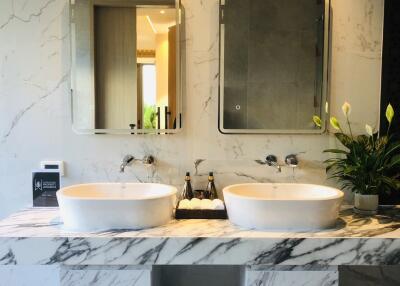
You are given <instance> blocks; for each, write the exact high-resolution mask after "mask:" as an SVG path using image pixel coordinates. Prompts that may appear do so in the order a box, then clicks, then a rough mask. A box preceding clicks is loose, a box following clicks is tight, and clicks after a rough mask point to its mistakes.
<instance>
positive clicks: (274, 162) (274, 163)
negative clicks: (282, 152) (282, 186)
mask: <svg viewBox="0 0 400 286" xmlns="http://www.w3.org/2000/svg"><path fill="white" fill-rule="evenodd" d="M265 162H266V163H267V165H268V166H271V167H274V168H276V169H277V171H278V172H279V173H280V172H282V168H281V166H280V165H279V164H278V158H277V157H276V156H275V155H268V156H267V158H266V159H265Z"/></svg>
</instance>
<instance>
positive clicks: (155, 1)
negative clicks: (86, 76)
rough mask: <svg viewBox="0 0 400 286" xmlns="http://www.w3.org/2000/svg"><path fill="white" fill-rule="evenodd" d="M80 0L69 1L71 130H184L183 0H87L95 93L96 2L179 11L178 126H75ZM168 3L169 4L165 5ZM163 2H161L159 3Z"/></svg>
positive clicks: (144, 132) (117, 131)
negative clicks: (88, 127) (76, 10)
mask: <svg viewBox="0 0 400 286" xmlns="http://www.w3.org/2000/svg"><path fill="white" fill-rule="evenodd" d="M76 1H77V0H70V3H69V13H70V14H69V15H70V18H69V31H70V59H71V80H70V81H71V91H70V92H71V93H70V99H71V102H70V104H71V110H70V112H71V123H72V130H73V131H74V132H75V133H77V134H86V135H91V134H96V135H97V134H129V135H137V134H141V135H142V134H175V133H179V132H180V131H182V129H183V119H184V114H183V94H184V91H185V86H186V85H185V84H186V77H185V65H186V56H185V55H186V48H185V44H184V43H185V9H184V6H183V5H182V3H181V0H174V2H175V5H174V6H172V5H168V3H169V2H171V0H87V1H88V2H89V5H90V7H91V9H90V19H89V22H90V65H91V66H90V70H91V82H90V85H92V87H93V88H91V92H90V93H91V94H92V96H93V97H95V94H94V36H93V34H94V31H93V26H94V24H93V21H94V17H93V9H94V6H95V5H98V6H115V7H124V6H126V7H132V6H135V7H139V8H149V7H150V8H151V7H154V6H157V7H160V8H173V7H174V8H175V10H176V23H177V25H176V26H177V33H176V35H177V36H176V51H177V54H178V56H177V57H176V73H177V76H176V84H177V85H176V86H177V94H176V98H177V102H176V114H177V118H176V129H128V128H127V129H96V128H93V129H82V128H78V127H77V126H76V121H75V120H74V96H76V95H74V90H75V89H76V83H75V78H76V76H75V75H76V62H77V59H76V52H75V51H76V38H77V32H76V28H75V19H74V14H75V13H74V8H75V2H76ZM162 2H165V3H166V4H165V5H164V4H162ZM160 3H161V4H160Z"/></svg>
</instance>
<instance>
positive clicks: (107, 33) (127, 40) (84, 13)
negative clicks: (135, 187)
mask: <svg viewBox="0 0 400 286" xmlns="http://www.w3.org/2000/svg"><path fill="white" fill-rule="evenodd" d="M182 12H183V9H182V7H181V6H180V2H179V1H175V0H74V1H72V2H71V35H72V36H71V37H72V41H71V42H72V119H73V128H74V130H76V131H77V132H78V133H89V134H105V133H126V134H145V133H155V134H167V133H174V132H176V131H178V130H179V129H180V128H181V127H182V89H183V77H182V62H183V59H182V57H183V52H182V51H183V48H182V44H181V39H184V38H183V37H182V33H183V29H182V26H183V24H182V22H181V19H183V18H184V17H183V16H182Z"/></svg>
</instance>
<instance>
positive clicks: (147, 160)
mask: <svg viewBox="0 0 400 286" xmlns="http://www.w3.org/2000/svg"><path fill="white" fill-rule="evenodd" d="M136 161H138V162H141V163H142V164H144V165H152V164H154V157H153V156H151V155H146V156H144V157H143V159H142V160H140V159H136V158H135V157H133V156H132V155H125V157H124V158H123V159H122V163H121V166H120V167H119V171H120V172H121V173H123V172H125V168H126V167H127V166H129V165H131V164H132V163H133V162H136Z"/></svg>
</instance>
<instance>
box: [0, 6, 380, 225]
mask: <svg viewBox="0 0 400 286" xmlns="http://www.w3.org/2000/svg"><path fill="white" fill-rule="evenodd" d="M183 2H184V5H185V6H186V15H187V17H186V25H187V26H186V31H187V89H186V101H185V107H184V111H185V117H184V124H185V125H184V130H183V132H181V133H179V134H177V135H171V136H120V135H118V136H107V135H103V136H102V135H89V136H85V135H77V134H75V133H74V132H73V131H72V129H71V122H70V96H69V89H70V84H69V77H70V57H69V29H68V1H67V0H32V1H28V0H2V1H1V2H0V43H1V45H0V184H1V192H0V217H4V216H5V215H7V214H9V213H10V212H13V211H15V210H17V209H19V208H21V207H24V206H29V205H30V204H31V170H32V169H35V168H37V167H38V164H39V161H40V160H42V159H59V160H64V161H65V162H66V177H65V178H63V184H64V185H70V184H74V183H82V182H93V181H137V180H140V181H159V182H165V183H169V184H174V185H180V184H181V183H182V181H183V174H184V172H185V171H186V170H189V171H191V172H192V173H193V174H196V176H195V177H194V183H195V185H196V186H195V187H202V186H204V184H205V181H206V176H205V175H206V173H207V172H208V171H211V170H213V171H216V181H217V187H219V188H222V187H223V186H225V185H227V184H231V183H236V182H269V181H298V182H312V183H321V184H326V183H327V182H326V181H325V172H324V169H323V167H322V165H321V161H322V160H323V159H324V156H323V155H322V153H321V151H322V150H323V149H325V148H327V147H328V146H329V145H331V144H334V140H333V139H332V138H330V137H329V136H326V135H322V136H320V135H317V136H305V135H292V136H289V135H222V134H220V133H219V132H218V130H217V101H218V98H217V97H218V90H217V89H218V1H217V0H196V1H191V0H185V1H183ZM349 2H351V3H352V4H349ZM332 6H333V11H332V13H333V32H334V35H333V39H334V42H333V43H334V47H333V58H332V84H331V89H332V93H333V95H334V96H335V97H336V96H339V95H340V96H344V97H345V98H348V97H352V96H353V95H357V96H364V95H365V94H366V93H368V94H369V96H374V97H376V98H378V96H379V94H378V88H377V86H379V71H378V69H379V64H380V46H381V42H380V40H379V37H378V36H377V35H379V31H380V29H381V20H382V6H383V0H357V1H347V0H333V3H332ZM364 21H368V25H367V26H364V25H363V24H362V23H364ZM360 23H361V24H360ZM354 30H357V34H356V35H354V34H353V31H354ZM344 62H346V63H348V64H344ZM350 63H351V64H350ZM370 69H372V70H371V71H370V72H365V71H366V70H370ZM360 71H363V72H362V73H361V72H360ZM356 77H357V78H356ZM353 83H354V84H353ZM367 83H368V84H372V85H373V88H371V90H369V89H368V86H369V85H368V84H367ZM341 101H342V98H341V97H340V102H341ZM375 103H376V102H375ZM375 103H374V104H375ZM335 108H337V106H335ZM371 108H372V107H371ZM375 108H376V109H377V108H378V107H377V106H375ZM373 116H375V119H376V112H375V113H374V112H373ZM375 119H373V120H372V123H373V122H376V120H375ZM374 120H375V121H374ZM127 153H132V154H134V155H136V156H142V155H143V154H145V153H151V154H153V155H154V156H155V157H156V158H157V167H156V168H155V170H145V169H144V168H143V167H142V166H135V167H133V168H129V169H128V170H127V172H126V173H125V174H120V173H119V172H118V165H119V163H120V160H121V158H122V157H123V155H125V154H127ZM269 153H273V154H276V155H277V156H278V157H279V158H280V159H282V158H283V157H284V156H285V155H287V154H289V153H298V154H299V158H300V160H301V165H300V168H298V169H297V170H296V171H295V174H294V176H293V173H292V170H289V169H286V168H285V169H284V170H283V172H282V173H281V174H276V172H275V170H273V169H272V168H267V167H265V166H261V165H258V164H257V163H255V162H254V160H256V159H263V158H265V156H266V155H267V154H269ZM199 159H203V160H205V161H203V162H201V163H199V164H197V168H196V167H195V161H197V162H200V161H199Z"/></svg>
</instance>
